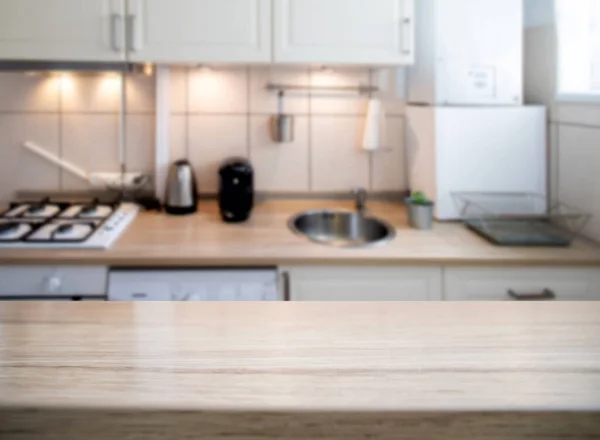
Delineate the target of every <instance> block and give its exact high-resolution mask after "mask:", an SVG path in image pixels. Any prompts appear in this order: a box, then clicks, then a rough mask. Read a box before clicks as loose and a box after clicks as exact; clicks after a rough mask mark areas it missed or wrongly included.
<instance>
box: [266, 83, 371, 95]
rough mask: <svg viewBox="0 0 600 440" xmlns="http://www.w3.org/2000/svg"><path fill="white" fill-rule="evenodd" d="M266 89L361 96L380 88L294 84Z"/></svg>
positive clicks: (269, 85)
mask: <svg viewBox="0 0 600 440" xmlns="http://www.w3.org/2000/svg"><path fill="white" fill-rule="evenodd" d="M266 89H267V90H269V91H272V92H279V93H282V92H287V91H291V90H306V91H312V90H315V91H320V92H356V93H359V94H361V95H364V94H368V93H375V92H378V91H379V87H375V86H365V85H357V86H301V85H293V84H274V83H268V84H267V85H266Z"/></svg>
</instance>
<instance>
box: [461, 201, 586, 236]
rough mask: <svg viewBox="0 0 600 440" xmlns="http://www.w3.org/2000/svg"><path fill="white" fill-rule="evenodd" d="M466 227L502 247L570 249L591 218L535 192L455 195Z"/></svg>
mask: <svg viewBox="0 0 600 440" xmlns="http://www.w3.org/2000/svg"><path fill="white" fill-rule="evenodd" d="M452 198H453V200H454V203H455V204H456V207H457V209H458V212H459V213H460V216H461V218H462V220H463V222H464V223H465V225H466V226H467V227H468V228H469V229H471V230H473V231H474V232H476V233H477V234H479V235H481V236H482V237H484V238H486V239H487V240H489V241H490V242H492V243H494V244H497V245H502V246H570V244H571V243H572V241H573V239H575V238H576V237H577V236H578V235H579V234H580V233H581V231H582V230H583V228H585V226H586V225H587V223H588V222H589V220H590V218H591V216H590V215H589V214H586V213H584V212H582V211H580V210H579V209H576V208H573V207H572V206H569V205H566V204H564V203H560V202H552V203H550V204H548V201H547V198H546V197H545V196H542V195H540V194H535V193H490V192H456V193H453V194H452Z"/></svg>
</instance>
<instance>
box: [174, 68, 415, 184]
mask: <svg viewBox="0 0 600 440" xmlns="http://www.w3.org/2000/svg"><path fill="white" fill-rule="evenodd" d="M403 73H404V72H403V71H395V70H383V71H375V70H370V69H366V68H364V69H336V70H335V71H322V70H311V69H308V68H306V69H304V68H279V67H278V68H269V67H261V68H256V67H252V68H248V67H236V68H218V69H215V70H212V69H206V68H173V69H172V70H171V127H170V128H171V150H170V152H171V158H172V159H179V158H188V159H189V160H190V161H191V162H192V164H193V165H194V167H195V168H196V171H197V173H198V180H199V187H200V192H201V193H204V194H207V193H208V194H211V193H215V192H216V191H217V187H218V181H217V169H218V167H219V164H220V162H221V161H222V160H223V159H225V158H227V157H229V156H232V155H235V156H242V157H247V158H249V159H250V160H251V162H252V163H253V165H254V167H255V169H256V188H257V190H258V191H261V192H278V193H294V192H295V193H308V192H313V193H333V192H344V191H349V190H350V189H351V188H353V187H357V186H362V187H366V188H369V189H371V190H373V191H400V190H403V189H405V188H406V179H405V175H406V173H405V171H404V148H403V130H404V81H403ZM269 82H273V83H284V84H295V85H317V86H349V85H357V84H363V85H365V84H372V85H377V86H378V87H380V88H381V90H382V91H381V92H378V93H377V95H378V96H377V98H379V99H381V100H382V101H384V103H385V106H386V114H387V118H386V119H387V128H386V132H387V136H388V141H387V142H386V145H387V146H388V147H387V148H385V149H382V150H380V151H377V152H374V153H366V152H364V151H361V149H360V141H361V135H362V129H363V125H364V118H365V112H366V105H367V99H368V97H366V96H360V95H358V94H353V93H347V92H343V93H340V92H331V91H321V90H318V91H315V90H313V91H312V92H308V91H298V92H296V91H294V92H288V93H286V95H285V99H284V101H283V105H284V111H285V113H288V114H293V115H294V116H295V138H294V142H292V143H289V144H276V143H273V142H272V141H271V140H270V137H269V118H270V116H272V115H274V114H275V113H276V112H277V111H278V99H277V95H276V93H275V92H270V91H267V90H266V88H265V86H266V84H267V83H269Z"/></svg>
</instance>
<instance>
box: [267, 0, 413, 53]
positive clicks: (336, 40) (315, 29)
mask: <svg viewBox="0 0 600 440" xmlns="http://www.w3.org/2000/svg"><path fill="white" fill-rule="evenodd" d="M414 1H415V0H274V1H273V5H274V6H273V7H274V14H275V19H274V26H275V32H274V43H273V44H274V46H275V54H274V58H275V60H274V61H275V62H276V63H318V64H376V65H401V64H410V63H412V62H413V59H414V18H413V9H414Z"/></svg>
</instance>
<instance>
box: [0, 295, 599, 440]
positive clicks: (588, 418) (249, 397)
mask: <svg viewBox="0 0 600 440" xmlns="http://www.w3.org/2000/svg"><path fill="white" fill-rule="evenodd" d="M599 390H600V303H543V304H540V303H535V304H532V303H525V304H524V303H518V304H515V303H500V304H496V303H494V304H492V303H465V304H462V303H461V304H456V303H434V304H425V303H404V304H389V303H385V304H384V303H380V304H377V303H373V304H351V303H350V304H310V303H269V304H266V303H265V304H257V303H255V304H247V303H244V304H242V303H229V304H223V303H220V304H219V303H210V304H202V303H189V304H182V303H166V304H158V303H128V304H126V303H68V304H56V303H55V304H51V303H21V304H18V303H12V304H11V303H5V304H1V305H0V438H2V439H11V438H18V439H20V440H24V439H27V440H29V439H34V438H35V439H40V438H52V439H55V438H56V439H59V438H60V439H75V438H79V439H81V438H86V439H100V438H107V439H109V438H110V439H112V438H140V439H141V438H152V439H162V438H184V439H186V438H202V439H217V438H227V439H229V440H237V439H240V440H241V439H263V438H265V439H266V438H270V439H273V438H290V439H300V438H320V439H340V440H341V439H352V438H390V439H392V438H393V439H398V438H402V439H405V438H406V439H417V438H427V439H438V438H439V439H442V438H443V439H459V438H462V439H464V438H469V439H480V438H481V439H509V438H510V439H511V440H514V439H521V438H523V439H525V438H527V439H529V440H531V439H540V440H541V439H547V438H570V439H578V438H586V439H592V438H600V393H599V392H598V391H599ZM150 432H151V433H152V434H151V435H150V434H149V433H150ZM133 434H137V435H138V436H139V437H136V436H135V435H133ZM148 435H150V436H148Z"/></svg>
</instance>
